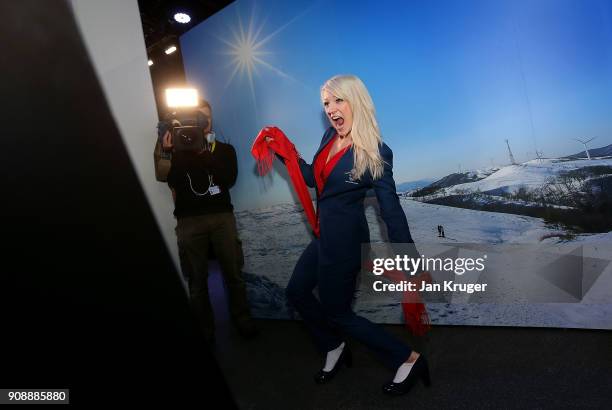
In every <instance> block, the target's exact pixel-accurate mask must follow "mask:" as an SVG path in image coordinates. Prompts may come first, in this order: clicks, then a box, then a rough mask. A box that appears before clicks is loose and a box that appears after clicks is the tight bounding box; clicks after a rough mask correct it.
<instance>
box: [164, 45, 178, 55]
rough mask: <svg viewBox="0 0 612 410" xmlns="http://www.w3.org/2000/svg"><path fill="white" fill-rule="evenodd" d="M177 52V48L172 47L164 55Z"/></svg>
mask: <svg viewBox="0 0 612 410" xmlns="http://www.w3.org/2000/svg"><path fill="white" fill-rule="evenodd" d="M175 51H176V46H170V47H168V48H167V49H166V51H164V53H166V54H172V53H174V52H175Z"/></svg>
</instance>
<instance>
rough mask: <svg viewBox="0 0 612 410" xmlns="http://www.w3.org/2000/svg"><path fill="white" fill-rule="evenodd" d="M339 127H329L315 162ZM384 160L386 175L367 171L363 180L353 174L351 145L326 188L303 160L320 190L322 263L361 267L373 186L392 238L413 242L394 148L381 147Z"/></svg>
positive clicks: (309, 178)
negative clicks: (397, 184)
mask: <svg viewBox="0 0 612 410" xmlns="http://www.w3.org/2000/svg"><path fill="white" fill-rule="evenodd" d="M335 132H336V131H335V130H334V129H333V128H332V127H330V128H328V129H327V131H326V132H325V134H324V135H323V138H322V140H321V145H320V146H319V149H318V150H317V153H316V154H315V156H314V158H313V161H312V164H314V162H315V160H316V158H317V156H318V155H319V154H320V152H321V150H322V149H323V148H324V147H325V145H326V144H327V143H328V142H329V141H330V140H331V139H332V137H333V136H334V135H335ZM380 154H381V156H382V159H383V161H384V162H385V164H384V173H383V176H382V177H381V178H379V179H377V180H373V178H372V176H371V174H370V173H369V172H366V173H365V174H364V175H363V176H362V177H361V178H360V179H359V180H353V179H352V178H351V175H350V174H351V170H352V169H353V164H354V161H353V148H352V147H351V148H350V149H348V150H347V151H346V152H345V153H344V154H343V155H342V157H341V158H340V160H339V161H338V163H337V164H336V166H335V167H334V169H333V170H332V172H331V173H330V175H329V177H328V179H327V182H326V183H325V186H324V187H323V190H322V192H318V189H317V187H316V183H315V178H314V173H313V169H314V167H313V166H312V165H311V164H308V163H306V161H304V160H303V159H300V160H299V163H300V169H301V171H302V175H303V176H304V180H305V182H306V184H307V185H308V186H309V187H311V188H315V190H316V193H317V215H318V216H319V228H320V241H319V246H320V248H319V265H320V266H332V265H335V266H338V265H341V266H346V267H350V268H357V269H358V267H359V265H360V263H361V258H360V256H361V244H362V243H368V242H369V241H370V231H369V229H368V222H367V220H366V216H365V209H364V199H365V197H366V192H367V191H368V190H369V189H371V188H372V189H374V192H375V193H376V198H377V199H378V204H379V207H380V211H381V217H382V219H383V221H384V222H385V224H386V225H387V232H388V235H389V240H390V241H391V242H398V243H413V240H412V236H411V235H410V229H409V228H408V222H407V220H406V215H405V214H404V210H403V209H402V207H401V205H400V202H399V197H398V196H397V193H396V190H395V181H394V180H393V152H392V151H391V149H390V148H389V147H388V146H387V145H386V144H384V143H383V144H382V146H381V147H380Z"/></svg>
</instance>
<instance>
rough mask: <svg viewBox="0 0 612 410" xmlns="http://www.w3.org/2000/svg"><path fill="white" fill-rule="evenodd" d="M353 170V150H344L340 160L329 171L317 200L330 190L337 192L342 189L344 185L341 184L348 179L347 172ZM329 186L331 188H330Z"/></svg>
mask: <svg viewBox="0 0 612 410" xmlns="http://www.w3.org/2000/svg"><path fill="white" fill-rule="evenodd" d="M352 169H353V148H352V147H351V148H349V149H348V150H346V152H345V153H344V154H342V157H340V160H338V162H337V163H336V166H335V167H334V168H333V169H332V170H331V172H330V174H329V177H328V178H327V182H326V183H325V186H323V192H321V193H320V195H319V199H321V198H323V196H325V194H329V193H330V192H332V191H330V189H334V187H335V190H338V189H340V190H341V189H342V188H343V187H344V185H345V184H343V182H344V181H345V180H346V179H348V175H346V173H347V172H350V171H351V170H352ZM330 186H331V188H330Z"/></svg>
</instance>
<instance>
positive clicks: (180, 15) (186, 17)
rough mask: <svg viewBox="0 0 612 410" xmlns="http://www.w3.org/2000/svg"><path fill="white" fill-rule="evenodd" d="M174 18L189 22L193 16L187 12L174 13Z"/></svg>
mask: <svg viewBox="0 0 612 410" xmlns="http://www.w3.org/2000/svg"><path fill="white" fill-rule="evenodd" d="M174 20H175V21H177V22H178V23H181V24H187V23H189V22H190V21H191V16H189V14H187V13H176V14H175V15H174Z"/></svg>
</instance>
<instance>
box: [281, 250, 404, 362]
mask: <svg viewBox="0 0 612 410" xmlns="http://www.w3.org/2000/svg"><path fill="white" fill-rule="evenodd" d="M318 249H319V239H314V240H313V241H312V242H310V244H309V245H308V246H307V247H306V249H305V250H304V252H303V253H302V255H301V256H300V259H299V260H298V262H297V264H296V266H295V268H294V271H293V275H292V276H291V279H290V280H289V284H288V285H287V289H286V294H287V298H288V300H289V302H290V303H291V304H292V305H293V306H294V308H295V309H296V310H297V311H298V313H299V314H300V316H301V317H302V319H303V321H304V324H305V325H306V327H307V328H308V330H309V331H310V333H311V334H312V336H313V338H314V341H315V344H316V345H317V347H318V349H319V350H320V351H321V352H322V353H326V352H329V351H330V350H333V349H335V348H337V347H338V346H339V345H340V344H341V343H342V342H343V337H342V336H341V334H338V333H345V334H348V335H350V336H351V337H353V338H354V339H356V340H358V341H359V342H362V343H363V344H365V345H366V346H368V347H369V348H370V349H371V350H373V351H374V352H375V353H377V354H378V355H379V356H380V357H381V359H382V360H383V362H384V363H385V364H387V365H388V366H389V367H392V368H397V367H399V366H400V365H401V364H402V363H404V362H405V361H406V360H408V357H409V356H410V353H411V351H412V349H411V348H410V347H408V346H407V345H406V344H404V343H403V342H402V341H400V340H398V339H397V338H395V337H394V336H392V335H391V334H389V333H388V332H386V331H385V330H384V329H383V328H382V327H381V326H379V325H377V324H375V323H372V322H370V321H369V320H367V319H365V318H363V317H361V316H357V315H356V314H355V313H354V312H353V311H352V308H351V304H352V301H353V296H354V293H355V286H356V280H357V275H358V273H359V267H358V266H357V267H356V268H352V269H343V268H341V267H338V268H336V269H334V268H327V267H322V266H319V263H318V261H319V255H318V254H319V250H318ZM315 287H316V288H318V292H319V299H317V298H316V297H315V295H314V294H313V290H314V288H315ZM338 331H339V332H338Z"/></svg>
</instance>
